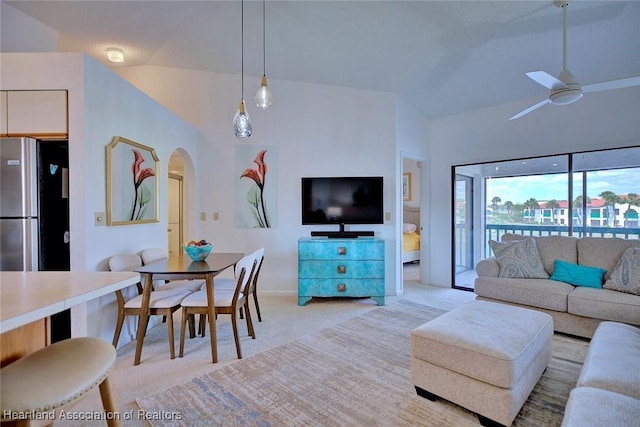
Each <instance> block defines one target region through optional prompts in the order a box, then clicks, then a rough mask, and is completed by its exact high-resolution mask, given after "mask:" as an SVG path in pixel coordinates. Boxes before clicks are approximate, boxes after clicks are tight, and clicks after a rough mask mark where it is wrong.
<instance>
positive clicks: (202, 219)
mask: <svg viewBox="0 0 640 427" xmlns="http://www.w3.org/2000/svg"><path fill="white" fill-rule="evenodd" d="M200 220H201V221H206V220H207V213H206V212H200Z"/></svg>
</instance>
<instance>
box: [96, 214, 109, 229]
mask: <svg viewBox="0 0 640 427" xmlns="http://www.w3.org/2000/svg"><path fill="white" fill-rule="evenodd" d="M94 217H95V225H96V226H102V225H106V224H107V217H106V216H105V214H104V212H94Z"/></svg>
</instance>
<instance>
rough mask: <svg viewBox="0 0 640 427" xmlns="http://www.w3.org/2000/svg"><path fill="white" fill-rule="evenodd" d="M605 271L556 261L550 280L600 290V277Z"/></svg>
mask: <svg viewBox="0 0 640 427" xmlns="http://www.w3.org/2000/svg"><path fill="white" fill-rule="evenodd" d="M606 272H607V270H605V269H604V268H599V267H590V266H586V265H578V264H572V263H570V262H566V261H562V260H560V259H557V260H556V262H555V267H554V269H553V275H552V276H551V277H550V279H551V280H557V281H559V282H566V283H569V284H570V285H575V286H587V287H590V288H601V287H602V277H603V276H604V273H606Z"/></svg>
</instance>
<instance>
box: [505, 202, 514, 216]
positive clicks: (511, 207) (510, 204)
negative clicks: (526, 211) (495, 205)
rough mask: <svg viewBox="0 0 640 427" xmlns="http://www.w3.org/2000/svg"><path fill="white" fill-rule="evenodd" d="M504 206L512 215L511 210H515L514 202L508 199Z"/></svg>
mask: <svg viewBox="0 0 640 427" xmlns="http://www.w3.org/2000/svg"><path fill="white" fill-rule="evenodd" d="M504 207H505V209H506V210H507V213H508V214H509V215H511V211H512V210H513V202H512V201H511V200H507V201H506V202H504Z"/></svg>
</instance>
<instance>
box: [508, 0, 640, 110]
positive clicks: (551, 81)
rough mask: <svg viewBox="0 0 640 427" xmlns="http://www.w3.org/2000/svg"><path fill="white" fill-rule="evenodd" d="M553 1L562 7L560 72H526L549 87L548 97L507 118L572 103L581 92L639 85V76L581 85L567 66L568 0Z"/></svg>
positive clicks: (531, 77)
mask: <svg viewBox="0 0 640 427" xmlns="http://www.w3.org/2000/svg"><path fill="white" fill-rule="evenodd" d="M553 3H554V4H555V5H556V6H558V7H560V8H562V72H561V73H560V75H559V76H558V78H556V77H554V76H552V75H551V74H549V73H547V72H545V71H531V72H529V73H527V76H528V77H529V78H530V79H532V80H533V81H535V82H536V83H538V84H540V85H542V86H544V87H546V88H547V89H549V97H548V98H547V99H543V100H542V101H540V102H538V103H537V104H534V105H532V106H530V107H528V108H526V109H525V110H523V111H521V112H519V113H518V114H516V115H514V116H512V117H510V118H509V120H515V119H519V118H520V117H522V116H524V115H526V114H528V113H530V112H532V111H534V110H537V109H538V108H540V107H542V106H544V105H546V104H554V105H569V104H573V103H574V102H576V101H578V100H579V99H580V98H582V96H583V92H584V93H587V92H600V91H604V90H612V89H621V88H626V87H632V86H638V85H640V76H637V77H629V78H625V79H617V80H609V81H604V82H599V83H593V84H589V85H584V86H582V85H581V84H580V82H579V81H578V79H577V78H576V76H574V75H573V73H571V71H569V69H568V68H567V7H568V5H569V2H568V1H566V0H555V1H554V2H553Z"/></svg>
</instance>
